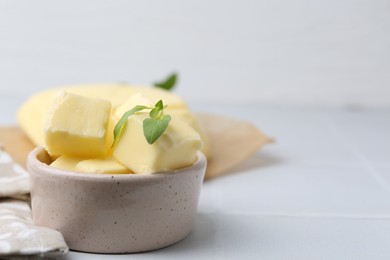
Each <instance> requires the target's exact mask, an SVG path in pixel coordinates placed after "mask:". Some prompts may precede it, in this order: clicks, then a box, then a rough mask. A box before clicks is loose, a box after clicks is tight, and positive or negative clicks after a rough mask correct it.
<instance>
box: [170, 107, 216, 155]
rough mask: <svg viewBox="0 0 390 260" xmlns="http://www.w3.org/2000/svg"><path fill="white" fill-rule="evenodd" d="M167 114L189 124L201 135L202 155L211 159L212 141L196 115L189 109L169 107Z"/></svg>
mask: <svg viewBox="0 0 390 260" xmlns="http://www.w3.org/2000/svg"><path fill="white" fill-rule="evenodd" d="M165 113H166V114H168V115H171V116H172V117H177V118H180V119H181V120H183V121H184V122H186V123H187V124H189V125H190V126H191V127H192V128H194V130H195V131H196V132H198V134H199V135H200V139H202V142H203V146H202V149H201V151H202V153H203V154H204V155H205V156H206V158H210V157H211V147H210V141H209V139H208V136H207V134H206V132H205V130H204V128H203V126H202V125H201V124H200V122H199V120H198V118H197V117H196V115H194V114H193V113H192V112H191V111H190V110H188V109H171V108H170V107H167V108H166V109H165Z"/></svg>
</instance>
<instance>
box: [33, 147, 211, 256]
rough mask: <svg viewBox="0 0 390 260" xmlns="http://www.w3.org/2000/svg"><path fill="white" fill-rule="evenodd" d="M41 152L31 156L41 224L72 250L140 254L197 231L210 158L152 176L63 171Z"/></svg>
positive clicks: (36, 209) (36, 210)
mask: <svg viewBox="0 0 390 260" xmlns="http://www.w3.org/2000/svg"><path fill="white" fill-rule="evenodd" d="M48 163H50V158H49V156H48V154H47V153H46V151H45V150H44V149H43V148H41V147H38V148H36V149H34V150H33V151H32V152H31V153H30V154H29V156H28V159H27V167H28V171H29V173H30V176H31V184H32V188H31V206H32V216H33V221H34V223H35V224H36V225H39V226H44V227H48V228H52V229H56V230H58V231H60V232H61V233H62V235H63V236H64V238H65V241H66V242H67V244H68V246H69V248H70V249H72V250H78V251H84V252H94V253H134V252H142V251H149V250H154V249H158V248H162V247H166V246H169V245H172V244H174V243H176V242H178V241H180V240H181V239H183V238H184V237H186V236H187V234H188V233H189V232H190V231H191V229H192V225H193V222H194V217H195V215H196V210H197V205H198V199H199V195H200V190H201V186H202V182H203V178H204V174H205V170H206V159H205V157H204V155H203V154H202V153H200V152H199V153H198V160H197V161H196V162H195V163H194V164H193V165H192V166H190V167H187V168H183V169H180V170H176V171H172V172H164V173H157V174H150V175H137V174H89V173H88V174H87V173H79V172H71V171H66V170H61V169H57V168H54V167H51V166H49V165H48Z"/></svg>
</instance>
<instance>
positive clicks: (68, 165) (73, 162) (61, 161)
mask: <svg viewBox="0 0 390 260" xmlns="http://www.w3.org/2000/svg"><path fill="white" fill-rule="evenodd" d="M83 160H85V158H78V157H73V156H68V155H61V156H60V157H58V158H57V159H56V160H55V161H54V162H52V163H51V164H50V166H53V167H56V168H59V169H63V170H68V171H75V170H76V166H77V164H78V163H79V162H81V161H83Z"/></svg>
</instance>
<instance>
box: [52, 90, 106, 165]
mask: <svg viewBox="0 0 390 260" xmlns="http://www.w3.org/2000/svg"><path fill="white" fill-rule="evenodd" d="M110 115H111V103H110V102H109V101H107V100H104V99H97V98H87V97H83V96H80V95H75V94H70V93H66V92H64V91H62V92H60V93H59V94H58V96H57V97H56V98H55V99H54V101H53V104H52V107H51V109H50V110H49V113H48V116H47V121H46V126H45V146H46V149H47V151H48V152H49V154H50V155H51V156H58V155H70V156H75V157H87V158H93V157H103V156H104V155H105V154H106V153H107V151H108V148H109V142H108V140H107V139H108V134H107V126H108V123H109V119H110Z"/></svg>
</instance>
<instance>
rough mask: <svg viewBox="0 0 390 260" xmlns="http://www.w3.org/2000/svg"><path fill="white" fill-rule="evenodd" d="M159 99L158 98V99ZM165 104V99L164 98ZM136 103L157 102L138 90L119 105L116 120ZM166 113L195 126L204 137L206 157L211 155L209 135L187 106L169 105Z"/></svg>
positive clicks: (152, 105) (203, 148) (115, 115)
mask: <svg viewBox="0 0 390 260" xmlns="http://www.w3.org/2000/svg"><path fill="white" fill-rule="evenodd" d="M157 101H158V100H157ZM163 102H164V105H165V104H166V103H165V100H163ZM136 105H142V106H148V107H154V105H155V103H153V102H152V101H151V100H150V99H148V98H147V97H146V95H144V93H141V92H138V93H137V94H134V95H132V96H130V97H129V98H128V99H127V100H126V101H125V102H123V104H122V105H121V106H119V107H118V108H117V109H116V110H115V113H114V118H115V119H116V120H119V119H120V118H121V117H122V115H123V114H124V113H126V112H127V111H128V110H130V109H132V108H133V107H135V106H136ZM164 111H165V113H166V114H168V115H171V116H173V117H177V118H180V119H181V120H183V121H184V122H186V123H187V124H189V125H190V126H191V127H192V128H194V130H195V131H197V132H198V133H199V135H200V138H201V139H202V142H203V147H202V150H201V151H202V152H203V154H204V155H205V156H206V157H209V156H210V154H211V152H210V142H209V140H208V138H207V135H206V133H205V131H204V130H203V127H202V126H201V124H200V123H199V121H198V119H197V118H196V116H195V115H194V114H193V113H192V112H191V111H189V110H188V108H187V107H185V106H181V107H180V106H176V107H171V106H169V105H168V106H167V107H166V109H165V110H164Z"/></svg>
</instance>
